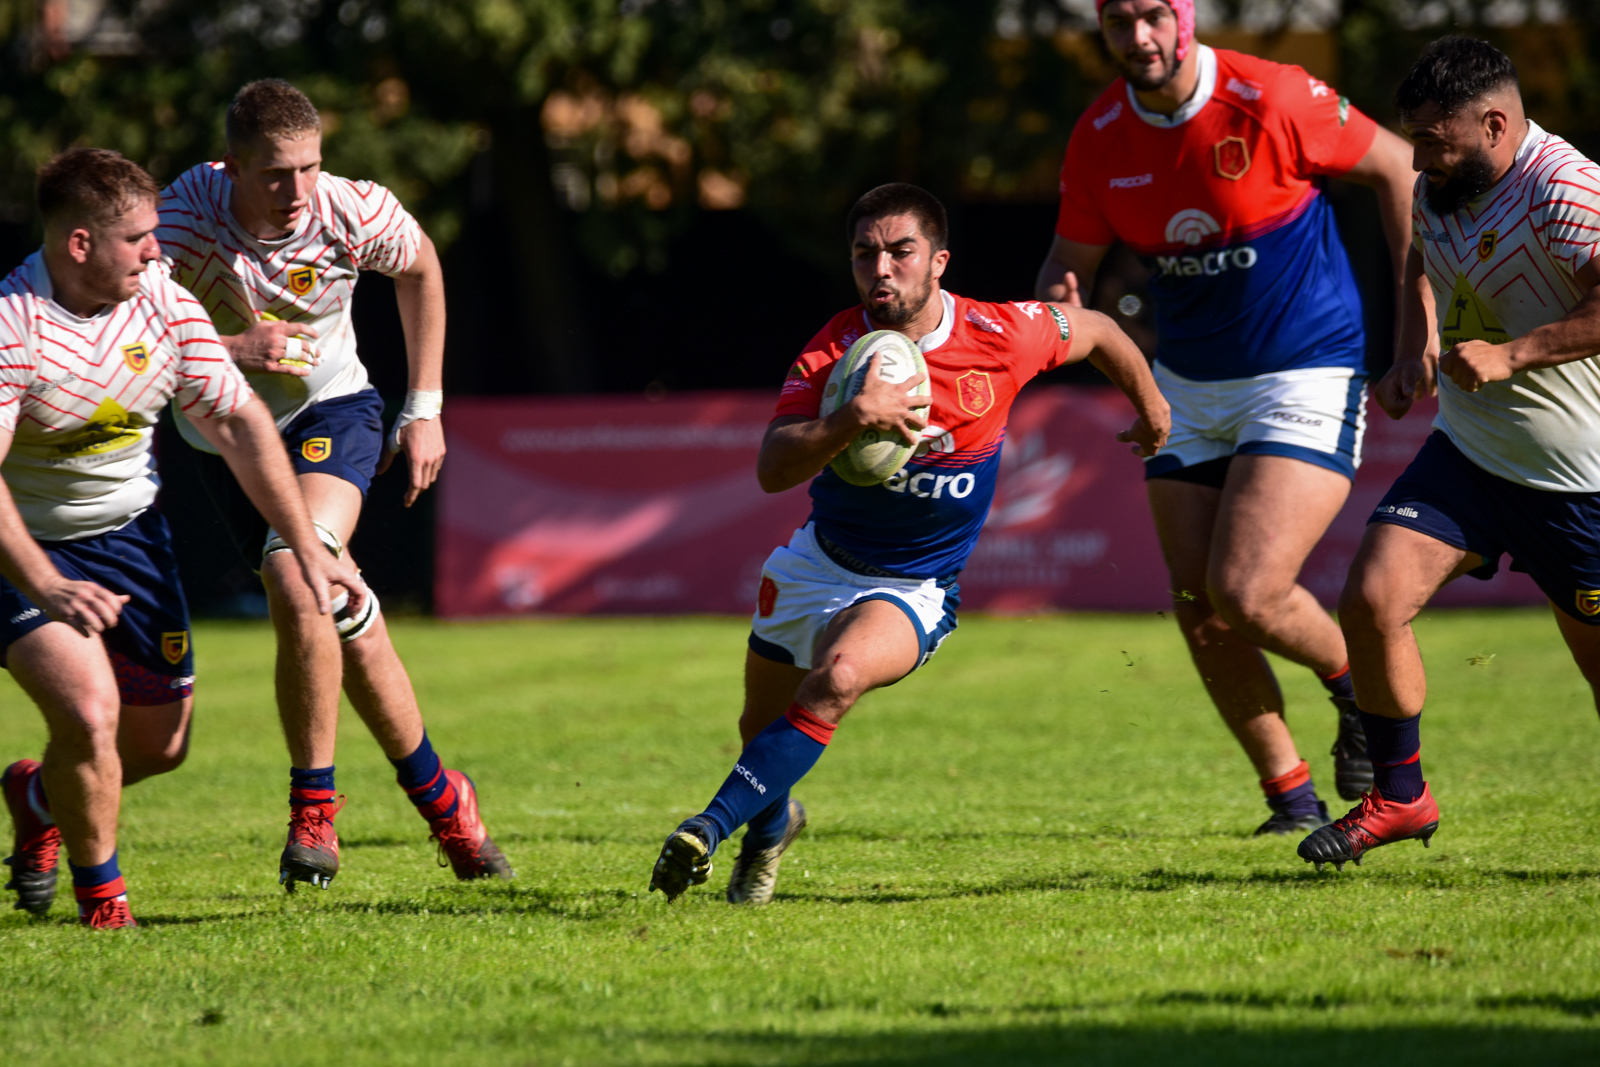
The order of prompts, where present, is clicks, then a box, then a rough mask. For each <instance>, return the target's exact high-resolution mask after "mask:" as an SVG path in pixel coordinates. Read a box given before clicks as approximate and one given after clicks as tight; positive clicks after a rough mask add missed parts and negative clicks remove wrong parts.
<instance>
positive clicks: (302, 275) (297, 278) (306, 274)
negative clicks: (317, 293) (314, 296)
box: [289, 267, 317, 296]
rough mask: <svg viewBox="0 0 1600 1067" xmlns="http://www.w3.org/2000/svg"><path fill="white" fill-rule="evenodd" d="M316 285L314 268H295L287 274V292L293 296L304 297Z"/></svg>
mask: <svg viewBox="0 0 1600 1067" xmlns="http://www.w3.org/2000/svg"><path fill="white" fill-rule="evenodd" d="M316 284H317V272H316V269H315V268H314V267H296V268H294V269H293V270H291V271H290V272H289V291H290V292H291V293H293V294H294V295H295V296H305V295H306V294H307V293H309V292H310V291H311V287H312V286H313V285H316Z"/></svg>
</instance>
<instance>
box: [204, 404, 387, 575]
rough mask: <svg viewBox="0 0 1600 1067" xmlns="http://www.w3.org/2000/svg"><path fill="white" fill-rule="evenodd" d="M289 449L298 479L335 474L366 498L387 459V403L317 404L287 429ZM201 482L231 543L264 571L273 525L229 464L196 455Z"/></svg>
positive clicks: (209, 455)
mask: <svg viewBox="0 0 1600 1067" xmlns="http://www.w3.org/2000/svg"><path fill="white" fill-rule="evenodd" d="M283 444H284V447H285V448H287V449H288V450H289V459H290V461H291V462H292V463H293V464H294V472H295V473H296V474H331V475H333V476H334V477H335V478H343V479H344V480H345V481H347V482H349V483H350V484H351V485H353V486H355V487H356V488H357V489H359V490H361V493H362V495H363V496H365V495H366V492H367V489H368V487H369V486H371V485H372V477H373V474H374V473H375V472H376V471H377V469H378V459H379V457H380V456H382V454H383V400H382V398H381V397H379V396H378V391H377V390H376V389H364V390H362V391H361V392H359V393H352V394H350V395H349V396H339V397H334V398H333V399H332V400H324V401H322V402H321V403H319V404H313V405H311V406H310V407H309V408H307V409H306V410H305V411H303V412H301V413H300V415H299V416H298V417H296V418H295V419H294V421H292V422H290V423H289V425H288V426H285V427H284V429H283ZM195 459H196V461H197V462H198V463H199V465H200V481H201V484H203V485H204V486H205V490H206V495H207V496H208V497H210V498H211V503H212V504H214V505H215V506H216V509H217V513H218V514H219V515H220V516H221V517H222V524H223V526H224V527H226V528H227V531H228V539H229V540H230V541H232V542H233V547H234V548H235V549H236V550H237V551H238V553H239V556H240V558H242V559H243V560H244V562H245V563H246V564H247V565H248V566H249V567H250V569H251V570H260V569H261V550H262V549H263V548H265V547H266V543H267V520H266V519H264V518H262V517H261V513H260V512H258V511H256V506H255V505H254V504H253V503H251V502H250V498H249V497H248V496H246V495H245V491H244V488H243V487H242V486H241V485H240V484H239V480H238V479H237V478H235V477H234V476H233V471H232V470H231V469H230V468H229V467H228V464H227V461H226V460H224V459H223V458H222V457H221V456H218V455H213V454H212V453H210V452H200V451H196V452H195Z"/></svg>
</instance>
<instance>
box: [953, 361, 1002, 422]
mask: <svg viewBox="0 0 1600 1067" xmlns="http://www.w3.org/2000/svg"><path fill="white" fill-rule="evenodd" d="M956 403H958V404H960V405H961V410H962V411H965V412H966V413H967V414H968V415H982V414H983V413H984V412H985V411H988V410H989V409H990V408H992V407H994V383H993V382H991V381H990V380H989V375H988V374H987V373H986V372H984V371H981V370H969V371H967V373H965V374H963V375H962V376H961V377H959V378H957V379H956Z"/></svg>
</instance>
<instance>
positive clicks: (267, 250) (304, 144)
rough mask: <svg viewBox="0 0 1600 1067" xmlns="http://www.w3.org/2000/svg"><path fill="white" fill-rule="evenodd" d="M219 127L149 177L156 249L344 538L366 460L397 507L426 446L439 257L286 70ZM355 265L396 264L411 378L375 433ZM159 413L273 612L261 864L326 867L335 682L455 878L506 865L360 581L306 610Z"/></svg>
mask: <svg viewBox="0 0 1600 1067" xmlns="http://www.w3.org/2000/svg"><path fill="white" fill-rule="evenodd" d="M226 131H227V138H228V154H227V157H226V158H225V159H224V160H223V161H222V162H220V163H202V164H200V165H199V166H197V167H194V168H192V169H190V170H189V171H187V172H185V173H184V174H182V175H180V176H179V177H178V180H177V181H175V182H173V183H172V185H171V186H169V187H168V188H167V190H166V192H165V194H164V195H163V196H162V199H161V229H160V231H159V237H160V238H161V245H162V250H163V253H164V254H165V257H166V260H167V262H168V264H169V266H170V268H171V270H172V274H173V277H174V278H175V279H176V280H177V281H178V282H179V283H180V284H182V285H184V286H187V287H188V288H189V289H191V290H193V291H194V293H195V295H197V296H198V297H199V298H200V300H201V301H202V302H203V303H204V304H205V308H206V311H207V312H208V313H209V314H210V315H211V319H212V321H213V322H214V323H215V324H216V326H217V329H218V330H219V331H221V332H222V334H223V338H222V343H223V344H224V345H225V346H227V348H228V351H229V352H230V353H231V354H232V355H233V358H234V361H235V362H237V363H238V364H239V366H240V368H242V369H243V370H244V372H245V374H246V375H247V376H248V377H249V379H250V383H251V385H252V386H254V388H255V390H256V391H257V392H258V393H259V394H260V395H261V397H262V398H263V399H264V400H265V401H266V403H267V405H268V407H270V408H271V409H272V414H273V417H274V418H275V419H276V420H277V423H278V429H279V431H280V432H281V433H282V435H283V441H284V444H285V445H286V446H287V447H288V449H289V453H290V460H291V462H293V464H294V468H295V471H296V473H297V474H298V475H299V479H300V485H301V488H302V490H303V491H304V493H305V497H306V502H307V504H308V505H309V506H310V508H311V516H312V518H313V519H314V520H316V524H317V533H318V535H319V536H320V537H321V538H322V539H323V541H324V543H326V544H327V546H328V548H329V549H330V550H332V551H333V552H334V553H336V554H342V555H346V556H348V552H347V549H346V548H345V546H346V545H348V544H349V542H350V536H351V534H353V533H354V532H355V529H356V522H357V520H359V519H360V517H361V506H362V503H363V501H364V500H365V498H366V493H367V488H368V486H369V485H370V484H371V481H372V478H373V476H374V474H376V473H381V472H382V471H384V470H385V469H387V468H388V466H389V464H390V463H391V462H392V461H393V460H394V458H395V456H396V455H398V454H399V453H400V452H402V451H404V452H405V453H406V455H407V459H408V461H409V462H408V467H409V472H410V477H411V486H410V489H409V490H408V491H407V493H406V498H405V502H406V506H407V507H409V506H410V505H411V504H412V503H413V502H414V501H415V500H416V499H417V496H418V495H419V494H420V493H422V492H423V491H424V490H425V489H427V488H428V487H429V486H430V485H432V484H433V481H434V479H435V478H437V477H438V474H439V468H440V466H441V465H442V464H443V462H444V452H445V448H444V430H443V429H442V428H441V426H440V419H439V409H440V404H441V402H442V398H443V395H444V394H443V392H442V389H443V385H442V374H443V363H444V315H445V304H444V275H443V272H442V270H441V268H440V266H439V257H438V255H437V253H435V251H434V248H433V242H432V241H430V240H429V239H428V235H427V234H425V233H423V232H422V228H421V227H420V226H418V225H417V222H416V220H415V219H413V218H412V217H411V216H410V215H409V214H407V212H406V210H405V209H404V208H403V207H401V206H400V202H399V201H398V200H396V199H395V198H394V195H393V194H392V193H390V192H389V190H387V189H385V188H383V187H382V186H381V185H375V184H373V183H372V182H356V181H348V180H346V179H344V178H337V177H334V176H333V175H331V174H323V173H322V172H321V171H322V120H321V118H320V116H318V114H317V109H316V108H315V107H313V106H312V104H311V101H310V100H308V99H307V98H306V96H305V94H303V93H301V92H300V91H299V90H298V89H296V88H295V87H294V86H292V85H290V84H289V83H288V82H284V81H278V80H275V79H266V80H263V81H257V82H252V83H250V84H249V85H246V86H245V87H244V88H243V89H240V90H239V92H238V94H237V95H236V96H235V97H234V99H233V103H232V105H231V106H229V108H228V114H227V120H226ZM364 270H370V271H378V272H380V273H382V274H386V275H388V276H390V277H392V278H393V279H394V282H395V286H394V288H395V299H396V302H397V303H398V305H399V309H400V320H401V323H402V325H403V326H404V328H405V337H406V359H407V365H408V367H409V370H410V375H409V381H410V385H409V391H408V392H407V393H406V404H405V408H404V410H402V411H401V413H400V416H399V419H398V420H397V422H396V425H395V428H394V430H393V432H392V433H391V435H390V437H389V439H388V441H387V443H386V442H385V439H384V433H383V422H382V415H383V401H382V399H381V398H380V397H379V396H378V393H377V390H375V389H373V388H372V387H371V386H370V385H369V384H368V382H367V372H366V368H365V367H364V366H363V365H362V363H361V360H360V358H359V357H358V356H357V353H356V336H355V331H354V328H353V326H352V325H351V320H350V315H351V310H350V309H351V302H352V301H353V300H354V298H355V287H356V278H357V275H358V274H359V272H361V271H364ZM177 421H178V429H179V430H180V431H181V432H182V433H183V435H184V437H185V438H186V439H187V440H188V441H189V443H190V444H192V445H194V446H195V448H197V449H199V450H200V453H201V454H200V457H199V458H200V464H201V474H202V476H203V477H204V479H205V482H206V489H207V491H208V492H209V494H210V496H211V498H212V501H213V503H215V504H216V505H217V509H218V511H219V512H220V513H221V515H222V518H223V521H224V523H225V525H226V526H227V528H228V532H229V535H230V536H231V537H232V539H233V543H234V546H235V547H236V548H237V549H238V551H239V553H240V555H241V556H242V557H243V558H244V560H245V561H246V562H247V563H248V564H249V565H250V566H251V567H253V568H257V569H259V571H260V574H261V579H262V583H263V584H264V585H265V586H266V590H267V602H268V605H269V606H270V609H271V612H272V624H273V627H274V628H275V629H276V631H277V636H278V665H277V690H278V714H279V717H280V718H281V719H282V721H283V732H284V735H285V738H286V739H287V741H288V746H289V759H290V763H291V766H290V770H289V811H290V818H289V836H288V841H287V843H286V844H285V846H284V850H283V855H282V858H281V861H280V863H279V875H278V877H279V881H281V882H284V883H285V884H286V885H287V887H288V888H289V889H291V890H292V889H293V888H294V886H295V883H296V882H301V881H305V882H310V883H312V884H313V885H319V886H321V887H322V888H324V889H326V888H327V887H328V883H329V882H330V881H331V880H332V879H333V877H334V875H335V874H337V873H338V871H339V837H338V834H337V833H336V832H335V831H334V826H333V818H334V815H335V814H336V813H337V812H338V811H339V809H340V807H342V806H343V798H342V797H339V796H338V795H337V792H336V790H335V788H334V765H333V754H334V741H335V736H336V732H337V729H338V722H339V689H340V686H341V684H342V685H343V687H344V691H345V694H346V695H347V696H349V698H350V703H351V704H352V705H354V707H355V709H356V713H357V714H359V715H360V716H361V720H362V722H364V723H366V725H367V728H368V729H369V730H371V731H372V735H373V737H374V738H376V739H377V742H378V745H379V747H380V748H382V749H383V754H384V755H385V756H387V757H389V762H390V763H392V764H393V765H394V767H395V771H396V777H397V779H398V781H399V783H400V786H401V788H403V789H404V790H405V791H406V795H407V796H408V797H410V799H411V802H412V804H414V805H415V806H416V809H417V811H418V813H419V814H420V815H421V816H422V817H423V818H424V819H425V820H427V822H428V825H429V827H430V829H431V830H432V836H433V837H434V838H435V839H436V840H437V841H438V842H439V848H440V851H441V852H442V853H443V855H444V856H445V857H446V858H447V859H448V860H449V863H450V866H451V867H452V868H453V869H454V871H455V875H456V877H457V878H463V879H466V878H483V877H489V876H498V877H502V878H509V877H511V867H510V865H509V864H508V863H507V862H506V858H505V856H503V855H502V854H501V852H500V850H499V849H498V848H497V847H495V843H494V841H493V840H491V839H490V837H489V834H488V831H487V829H485V827H484V825H483V820H482V818H480V816H479V814H478V798H477V791H476V789H475V788H474V786H473V784H472V780H471V779H469V778H468V777H467V776H466V775H464V774H462V773H461V772H460V771H457V770H447V769H445V767H444V765H443V763H441V762H440V759H439V756H438V755H437V754H436V753H435V752H434V750H433V745H432V743H431V742H430V741H429V739H428V734H427V731H426V729H424V727H423V722H422V713H421V711H420V709H419V708H418V706H417V696H416V693H415V692H414V691H413V690H412V688H411V678H410V677H409V676H408V675H407V674H406V669H405V665H404V664H403V663H401V662H400V657H399V656H398V655H397V654H396V653H395V650H394V645H393V644H391V643H390V641H389V630H388V626H387V625H386V624H385V622H384V618H383V614H382V612H381V611H380V610H379V608H378V601H377V598H376V597H368V598H367V600H366V602H365V605H364V606H363V607H361V609H360V610H357V609H356V606H355V605H354V604H351V605H341V607H340V610H338V611H337V612H336V614H335V617H334V619H333V620H329V619H325V618H322V617H320V616H319V615H318V614H317V612H316V606H315V604H314V603H313V602H312V600H311V598H310V596H309V595H308V592H307V590H306V588H305V586H304V584H303V583H302V582H300V581H299V580H298V579H297V577H296V576H295V574H294V571H293V569H292V568H291V567H289V565H288V563H287V561H286V560H284V559H283V558H282V554H281V552H280V549H281V548H282V545H283V542H282V539H281V538H280V537H278V536H277V534H276V533H274V532H273V531H272V530H271V529H269V528H268V522H267V520H266V519H265V518H264V517H263V516H262V515H261V514H260V513H259V512H258V511H257V509H255V508H253V507H251V505H250V501H249V500H247V499H245V497H244V495H243V494H242V493H240V491H239V484H238V482H237V481H236V480H235V479H234V477H233V476H232V475H231V474H230V473H229V471H228V470H227V469H226V467H225V466H224V465H223V464H222V462H221V461H220V460H219V459H217V457H216V456H215V454H214V450H213V449H211V448H210V447H209V446H208V444H207V442H206V441H205V440H204V439H203V438H202V437H201V436H200V435H199V434H198V433H197V432H196V430H195V428H194V427H193V426H192V425H191V424H190V423H189V421H188V420H187V419H185V418H183V417H182V416H180V417H179V418H178V420H177ZM386 444H387V446H386Z"/></svg>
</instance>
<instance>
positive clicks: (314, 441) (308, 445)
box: [300, 437, 333, 463]
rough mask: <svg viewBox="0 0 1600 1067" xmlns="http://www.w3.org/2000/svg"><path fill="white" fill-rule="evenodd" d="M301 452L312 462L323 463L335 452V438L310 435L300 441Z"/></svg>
mask: <svg viewBox="0 0 1600 1067" xmlns="http://www.w3.org/2000/svg"><path fill="white" fill-rule="evenodd" d="M300 454H301V455H302V456H304V457H305V458H306V459H307V460H308V461H309V462H311V463H321V462H322V461H323V460H325V459H327V458H328V457H329V456H330V455H332V454H333V438H331V437H308V438H306V439H305V440H304V441H302V442H300Z"/></svg>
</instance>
